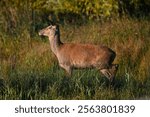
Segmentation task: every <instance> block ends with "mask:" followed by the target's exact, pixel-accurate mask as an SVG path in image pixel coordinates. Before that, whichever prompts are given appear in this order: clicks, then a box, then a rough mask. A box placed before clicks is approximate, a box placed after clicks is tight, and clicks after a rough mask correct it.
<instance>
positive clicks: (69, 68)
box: [60, 64, 72, 77]
mask: <svg viewBox="0 0 150 117" xmlns="http://www.w3.org/2000/svg"><path fill="white" fill-rule="evenodd" d="M60 66H61V67H62V68H63V69H64V70H65V71H66V74H67V76H69V77H70V76H71V75H72V69H71V67H70V66H68V65H65V64H60Z"/></svg>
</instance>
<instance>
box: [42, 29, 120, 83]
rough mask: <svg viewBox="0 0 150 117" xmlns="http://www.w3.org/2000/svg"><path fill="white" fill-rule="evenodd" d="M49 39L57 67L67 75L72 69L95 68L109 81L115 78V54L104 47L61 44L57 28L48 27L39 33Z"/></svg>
mask: <svg viewBox="0 0 150 117" xmlns="http://www.w3.org/2000/svg"><path fill="white" fill-rule="evenodd" d="M39 35H44V36H48V37H49V41H50V45H51V49H52V51H53V53H54V54H55V55H56V57H57V59H58V62H59V65H60V66H61V67H62V68H64V69H65V70H66V71H67V73H68V74H69V75H71V73H72V69H73V68H89V67H92V68H97V69H99V70H100V71H101V72H102V73H103V74H104V75H105V76H106V77H107V78H109V79H110V80H111V81H112V80H113V78H114V77H115V74H116V72H117V69H118V65H116V64H112V62H113V61H114V59H115V57H116V53H115V52H114V51H113V50H111V49H110V48H108V47H106V46H101V45H93V44H73V43H62V42H61V41H60V32H59V28H58V26H49V27H47V28H45V29H43V30H41V31H40V32H39Z"/></svg>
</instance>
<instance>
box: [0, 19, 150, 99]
mask: <svg viewBox="0 0 150 117" xmlns="http://www.w3.org/2000/svg"><path fill="white" fill-rule="evenodd" d="M149 24H150V21H147V20H133V19H121V20H112V21H111V22H106V23H104V24H101V23H89V24H85V25H81V26H78V25H63V26H60V31H61V40H62V41H63V42H70V43H93V44H103V45H107V46H108V47H110V48H112V49H113V50H114V51H116V53H117V57H116V59H115V61H114V63H118V64H119V70H118V73H117V76H116V79H115V81H114V83H113V84H110V83H109V81H108V80H107V79H106V78H105V77H104V76H102V75H101V74H100V73H99V71H97V70H95V69H84V70H74V71H73V75H72V77H71V78H67V77H66V76H65V73H64V71H63V69H61V68H60V67H59V65H58V62H57V59H56V57H55V56H54V55H53V54H52V52H51V50H50V46H49V42H48V39H47V38H41V37H39V36H37V35H36V36H34V37H30V35H29V32H27V31H26V30H23V31H22V33H21V34H18V35H17V36H15V37H13V36H8V35H3V34H1V35H0V99H149V98H150V90H149V89H150V62H149V60H150V25H149Z"/></svg>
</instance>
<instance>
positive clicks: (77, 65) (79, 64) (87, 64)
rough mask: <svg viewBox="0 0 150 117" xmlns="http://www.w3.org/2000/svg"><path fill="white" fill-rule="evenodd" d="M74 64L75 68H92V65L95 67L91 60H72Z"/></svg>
mask: <svg viewBox="0 0 150 117" xmlns="http://www.w3.org/2000/svg"><path fill="white" fill-rule="evenodd" d="M72 66H73V67H74V68H91V67H94V64H92V62H90V61H82V60H79V61H75V60H74V61H72Z"/></svg>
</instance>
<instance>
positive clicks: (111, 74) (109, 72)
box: [100, 64, 118, 82]
mask: <svg viewBox="0 0 150 117" xmlns="http://www.w3.org/2000/svg"><path fill="white" fill-rule="evenodd" d="M117 70H118V65H117V64H112V65H111V66H110V67H109V68H106V69H101V70H100V71H101V73H102V74H103V75H104V76H106V77H107V78H108V79H109V80H110V81H111V82H112V81H113V80H114V78H115V76H116V73H117Z"/></svg>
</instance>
